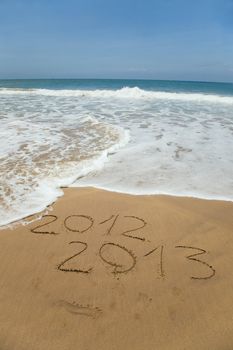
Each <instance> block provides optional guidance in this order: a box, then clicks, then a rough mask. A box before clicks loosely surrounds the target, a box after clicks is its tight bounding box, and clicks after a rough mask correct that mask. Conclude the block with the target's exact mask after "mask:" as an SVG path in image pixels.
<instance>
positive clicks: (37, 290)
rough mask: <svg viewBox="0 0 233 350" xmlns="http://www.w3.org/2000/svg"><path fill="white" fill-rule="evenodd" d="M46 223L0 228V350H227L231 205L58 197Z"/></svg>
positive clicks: (231, 306)
mask: <svg viewBox="0 0 233 350" xmlns="http://www.w3.org/2000/svg"><path fill="white" fill-rule="evenodd" d="M47 215H48V216H45V217H43V218H42V219H41V220H40V221H36V222H33V223H31V224H29V225H27V226H22V225H18V226H16V227H15V228H14V229H6V230H2V231H0V247H1V248H0V249H1V250H0V252H1V253H0V273H1V275H0V276H1V278H0V349H1V350H50V349H51V350H74V349H75V350H76V349H77V350H84V349H85V350H105V349H106V350H119V349H122V350H125V349H127V350H128V349H129V350H139V349H140V350H152V349H153V350H155V349H156V350H157V349H159V350H165V349H166V350H168V349H169V350H173V349H177V350H182V349H187V350H191V349H195V350H197V349H198V350H203V349H208V350H209V349H211V350H232V349H233V271H232V267H233V203H230V202H220V201H204V200H198V199H189V198H177V197H168V196H130V195H124V194H117V193H111V192H106V191H102V190H97V189H65V195H64V196H63V197H62V198H60V199H59V200H58V201H57V202H56V203H55V204H54V205H53V206H52V208H50V210H49V211H48V212H47ZM49 222H51V223H50V224H47V223H49Z"/></svg>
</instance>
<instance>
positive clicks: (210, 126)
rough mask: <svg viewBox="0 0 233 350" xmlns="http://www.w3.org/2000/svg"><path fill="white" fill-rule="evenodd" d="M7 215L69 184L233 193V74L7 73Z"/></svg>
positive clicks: (1, 214)
mask: <svg viewBox="0 0 233 350" xmlns="http://www.w3.org/2000/svg"><path fill="white" fill-rule="evenodd" d="M0 123H1V124H0V225H5V224H8V223H10V222H12V221H14V220H16V219H20V218H23V217H25V216H26V215H30V214H32V213H35V212H38V211H40V210H42V209H44V208H45V207H46V205H48V204H50V203H52V202H53V201H54V200H55V199H56V198H57V197H58V196H61V195H62V193H63V192H62V190H61V187H62V186H76V187H78V186H95V187H99V188H104V189H108V190H112V191H118V192H125V193H132V194H169V195H178V196H192V197H199V198H206V199H223V200H230V201H232V200H233V84H225V83H200V82H177V81H152V80H150V81H148V80H90V79H89V80H75V79H74V80H0Z"/></svg>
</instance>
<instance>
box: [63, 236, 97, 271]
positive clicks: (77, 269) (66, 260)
mask: <svg viewBox="0 0 233 350" xmlns="http://www.w3.org/2000/svg"><path fill="white" fill-rule="evenodd" d="M69 244H80V245H82V246H83V248H81V250H80V251H79V252H78V253H76V254H74V255H72V256H70V257H69V258H67V259H65V260H63V261H62V262H61V263H60V264H59V265H58V266H57V268H58V270H60V271H64V272H76V273H86V274H87V273H89V272H91V270H92V267H91V268H89V269H87V270H82V269H79V268H68V267H65V265H66V264H67V263H68V262H70V261H71V260H73V259H75V258H76V257H77V256H78V255H80V254H82V253H83V252H85V250H87V247H88V246H87V243H86V242H81V241H72V242H70V243H69Z"/></svg>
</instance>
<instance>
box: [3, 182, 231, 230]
mask: <svg viewBox="0 0 233 350" xmlns="http://www.w3.org/2000/svg"><path fill="white" fill-rule="evenodd" d="M59 190H61V191H62V192H63V194H61V195H60V196H58V197H57V198H56V199H54V200H53V201H52V202H51V203H50V204H48V205H46V206H45V208H44V209H42V210H39V211H35V212H34V213H32V214H29V215H26V216H23V217H22V218H19V219H15V220H13V221H11V222H9V223H7V224H4V225H0V232H1V230H5V229H14V228H15V227H17V226H20V225H24V224H26V225H27V223H28V221H27V220H28V218H30V217H36V218H35V220H39V219H40V218H41V216H42V215H43V214H45V213H47V211H48V210H51V209H52V207H53V206H54V205H55V203H56V202H57V201H58V200H60V199H61V198H63V197H64V196H65V195H66V191H69V190H74V191H79V190H93V191H95V190H97V191H102V192H107V193H109V194H113V195H114V194H115V193H116V194H118V195H122V196H124V195H126V196H132V197H158V198H160V197H161V198H163V197H164V198H179V199H184V200H186V199H188V200H198V201H207V202H217V203H232V204H233V200H231V199H227V198H224V197H223V198H221V197H220V198H211V197H209V198H207V197H201V196H200V197H199V196H194V195H191V194H190V195H187V194H186V195H183V194H181V195H179V194H170V193H132V192H122V191H118V190H113V189H107V188H104V187H98V186H92V185H90V186H72V184H71V185H70V186H61V187H59ZM35 220H33V221H32V222H34V221H35Z"/></svg>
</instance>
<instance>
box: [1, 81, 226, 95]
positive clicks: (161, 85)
mask: <svg viewBox="0 0 233 350" xmlns="http://www.w3.org/2000/svg"><path fill="white" fill-rule="evenodd" d="M126 86H127V87H135V86H137V87H139V88H140V89H143V90H151V91H167V92H190V93H191V92H198V93H205V94H218V95H225V96H233V83H208V82H207V83H206V82H189V81H172V80H170V81H163V80H132V79H129V80H127V79H36V80H33V79H28V80H0V88H4V87H5V88H20V89H52V90H53V89H54V90H59V89H64V90H66V89H68V90H73V89H83V90H89V89H90V90H96V89H109V90H117V89H121V88H123V87H126Z"/></svg>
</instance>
